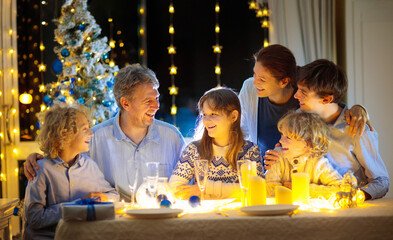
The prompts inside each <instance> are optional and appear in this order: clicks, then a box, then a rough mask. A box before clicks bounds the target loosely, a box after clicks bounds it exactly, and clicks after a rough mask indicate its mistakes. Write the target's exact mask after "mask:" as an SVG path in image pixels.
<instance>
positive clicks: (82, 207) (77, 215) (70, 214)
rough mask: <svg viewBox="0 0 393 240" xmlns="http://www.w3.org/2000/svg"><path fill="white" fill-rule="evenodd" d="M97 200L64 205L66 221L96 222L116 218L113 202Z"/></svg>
mask: <svg viewBox="0 0 393 240" xmlns="http://www.w3.org/2000/svg"><path fill="white" fill-rule="evenodd" d="M98 200H99V199H96V198H87V199H83V200H79V201H76V202H75V203H66V204H63V205H62V207H61V209H62V218H63V220H64V221H95V220H108V219H109V220H110V219H114V218H115V207H114V204H113V203H112V202H100V201H98Z"/></svg>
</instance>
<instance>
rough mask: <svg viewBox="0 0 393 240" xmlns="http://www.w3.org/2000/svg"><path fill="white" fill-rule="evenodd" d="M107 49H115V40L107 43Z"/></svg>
mask: <svg viewBox="0 0 393 240" xmlns="http://www.w3.org/2000/svg"><path fill="white" fill-rule="evenodd" d="M109 47H111V48H115V47H116V41H115V40H111V41H110V42H109Z"/></svg>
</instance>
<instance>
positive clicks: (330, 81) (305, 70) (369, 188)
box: [295, 59, 389, 199]
mask: <svg viewBox="0 0 393 240" xmlns="http://www.w3.org/2000/svg"><path fill="white" fill-rule="evenodd" d="M297 86H298V90H297V92H296V94H295V98H296V99H298V100H299V105H300V109H301V110H302V111H307V112H314V113H317V114H318V115H319V116H320V117H321V118H322V119H323V120H324V121H325V122H326V123H327V124H328V125H329V127H330V129H331V137H330V139H331V145H330V148H329V152H328V154H327V158H328V159H329V161H330V163H331V164H332V166H333V167H334V168H335V169H336V170H337V171H338V172H339V173H340V174H341V175H343V174H345V173H346V172H348V171H352V172H353V173H354V175H355V177H356V178H357V180H358V184H359V186H361V190H362V191H363V192H364V193H365V196H366V199H375V198H381V197H383V196H385V194H386V193H387V191H388V189H389V174H388V172H387V170H386V166H385V164H384V162H383V160H382V158H381V156H380V154H379V151H378V134H377V132H376V131H371V130H370V128H369V127H368V126H366V129H365V131H364V133H363V134H362V135H361V136H359V135H357V136H355V137H352V136H350V135H349V134H348V131H349V125H348V124H347V122H346V120H345V116H344V112H345V110H347V107H346V106H345V107H344V108H342V107H340V105H341V104H340V105H339V104H338V102H339V101H340V100H341V98H342V97H343V96H344V95H345V93H346V91H347V86H348V82H347V78H346V75H345V72H344V71H343V70H342V69H341V68H340V67H338V66H337V65H336V64H334V63H333V62H331V61H328V60H325V59H320V60H316V61H314V62H311V63H309V64H307V65H305V66H304V67H302V68H300V70H299V73H298V82H297Z"/></svg>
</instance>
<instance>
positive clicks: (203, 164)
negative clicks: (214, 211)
mask: <svg viewBox="0 0 393 240" xmlns="http://www.w3.org/2000/svg"><path fill="white" fill-rule="evenodd" d="M208 171H209V161H208V160H205V159H200V160H195V179H196V180H197V183H198V187H199V190H200V191H201V201H203V200H205V189H206V183H207V173H208Z"/></svg>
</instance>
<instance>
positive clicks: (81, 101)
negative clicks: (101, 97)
mask: <svg viewBox="0 0 393 240" xmlns="http://www.w3.org/2000/svg"><path fill="white" fill-rule="evenodd" d="M76 101H77V102H78V103H80V104H85V99H83V97H80V98H78V99H77V100H76Z"/></svg>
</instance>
